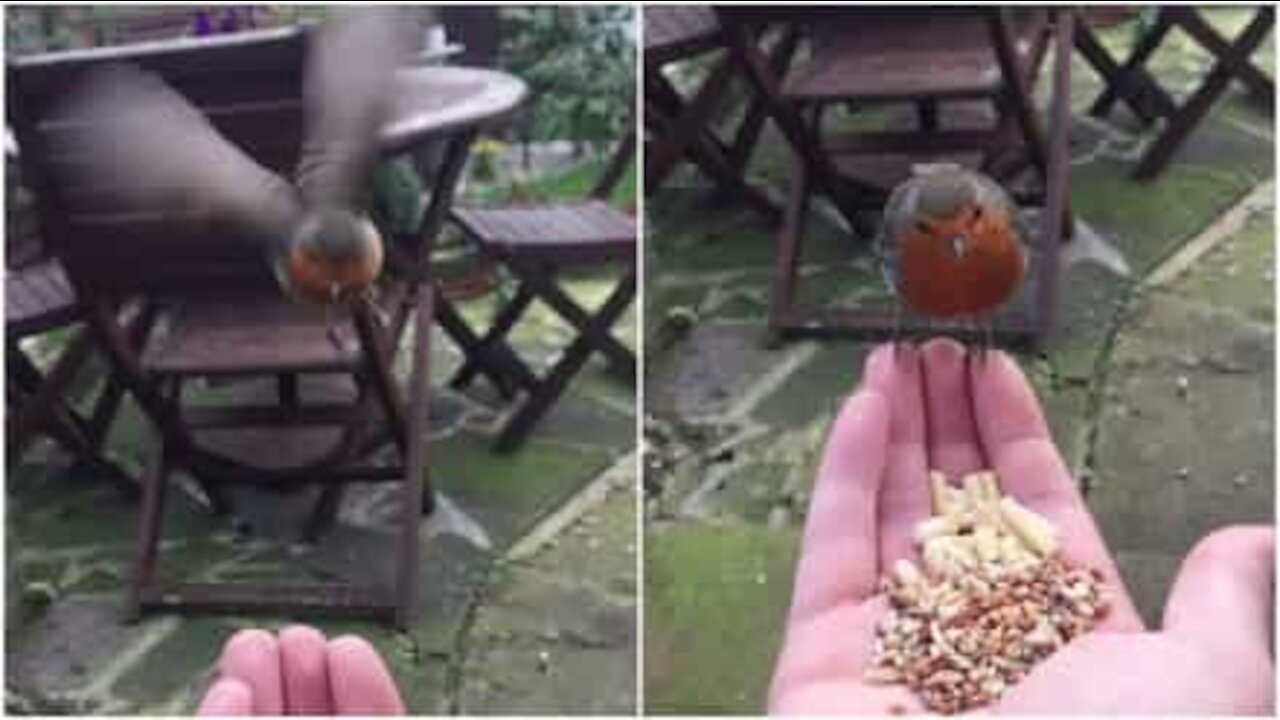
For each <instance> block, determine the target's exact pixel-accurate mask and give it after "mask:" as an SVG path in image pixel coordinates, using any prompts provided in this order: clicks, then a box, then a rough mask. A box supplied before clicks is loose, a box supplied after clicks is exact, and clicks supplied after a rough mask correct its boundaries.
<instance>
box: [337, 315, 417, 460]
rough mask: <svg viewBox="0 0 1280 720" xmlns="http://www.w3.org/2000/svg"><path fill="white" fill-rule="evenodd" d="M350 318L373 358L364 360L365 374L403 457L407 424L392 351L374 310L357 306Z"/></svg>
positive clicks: (363, 344)
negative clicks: (393, 372)
mask: <svg viewBox="0 0 1280 720" xmlns="http://www.w3.org/2000/svg"><path fill="white" fill-rule="evenodd" d="M351 314H352V318H353V320H354V321H355V326H356V332H357V333H358V334H359V335H360V343H361V345H362V346H363V347H364V348H365V349H366V352H367V353H368V354H371V355H372V357H369V358H367V359H366V362H365V369H364V372H365V373H366V374H367V378H368V382H369V384H370V385H371V387H372V388H373V391H374V393H375V395H376V397H377V398H378V401H379V402H380V404H381V405H382V408H383V411H384V412H385V414H386V419H387V424H388V425H389V426H390V428H391V432H392V435H393V437H394V439H395V443H396V446H397V447H398V448H399V449H400V452H401V453H406V452H407V451H408V423H407V422H406V420H405V407H404V399H403V398H402V397H401V395H400V388H399V387H397V386H396V381H395V378H394V377H393V376H392V371H391V363H392V358H391V349H390V348H389V347H388V346H387V344H388V343H387V338H386V337H385V334H384V333H383V329H382V328H381V326H380V325H379V323H378V320H377V318H376V317H375V316H374V311H373V308H372V307H370V306H369V305H368V304H367V303H365V302H358V303H356V305H355V306H354V307H353V308H352V313H351Z"/></svg>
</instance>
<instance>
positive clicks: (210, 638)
mask: <svg viewBox="0 0 1280 720" xmlns="http://www.w3.org/2000/svg"><path fill="white" fill-rule="evenodd" d="M234 631H235V628H234V627H233V626H232V625H230V624H229V623H227V622H226V621H225V620H220V619H216V618H192V619H189V620H187V621H185V622H183V623H182V624H181V625H180V626H178V628H177V629H176V630H175V631H174V632H173V633H172V634H171V635H169V636H168V637H166V638H165V639H164V640H162V641H160V644H158V645H157V646H156V647H154V648H152V649H151V651H150V652H148V653H147V655H146V657H144V658H143V659H142V660H141V661H140V662H139V663H138V664H137V665H135V666H133V668H132V669H130V670H129V672H127V673H125V675H124V676H123V677H121V678H120V680H119V681H117V682H116V684H115V685H114V686H113V687H112V691H113V693H114V694H115V695H117V696H118V697H119V698H121V699H123V700H126V701H128V702H130V703H133V704H134V705H136V706H147V705H156V704H159V703H161V702H164V701H165V700H167V699H169V698H171V697H173V696H174V695H176V694H177V693H179V692H181V691H183V690H184V689H186V688H190V687H191V686H193V685H202V684H203V683H205V682H207V680H208V678H209V677H211V674H212V668H213V665H214V663H215V662H216V661H217V659H218V655H219V653H220V652H221V651H222V645H223V643H225V642H226V641H227V639H228V638H229V637H230V636H231V634H232V633H233V632H234Z"/></svg>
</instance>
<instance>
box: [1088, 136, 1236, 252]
mask: <svg viewBox="0 0 1280 720" xmlns="http://www.w3.org/2000/svg"><path fill="white" fill-rule="evenodd" d="M1129 169H1130V168H1129V167H1128V166H1127V165H1123V164H1119V163H1116V162H1114V161H1110V160H1107V161H1101V162H1097V163H1093V164H1090V165H1086V166H1083V167H1079V168H1073V169H1072V175H1071V202H1072V209H1073V210H1075V212H1076V213H1078V214H1079V215H1080V216H1081V217H1082V218H1084V219H1085V220H1086V221H1087V222H1089V223H1090V224H1091V225H1093V226H1094V227H1096V228H1098V229H1099V231H1101V232H1102V233H1103V234H1104V235H1106V236H1107V237H1109V238H1111V239H1112V241H1113V242H1114V243H1115V244H1116V246H1117V247H1118V248H1119V249H1120V251H1121V252H1123V253H1124V255H1125V257H1126V258H1127V259H1128V261H1129V265H1130V267H1131V268H1132V269H1133V270H1134V272H1135V273H1138V274H1143V273H1146V272H1148V271H1150V269H1151V268H1152V267H1154V266H1155V265H1156V264H1158V263H1159V262H1160V261H1161V260H1163V259H1165V258H1166V257H1168V256H1169V255H1170V254H1171V253H1172V252H1174V251H1175V250H1176V249H1177V248H1178V247H1179V246H1180V245H1181V244H1182V243H1183V242H1184V241H1185V240H1186V239H1187V238H1189V237H1191V236H1192V235H1194V234H1195V233H1197V232H1199V231H1200V230H1202V229H1203V228H1204V227H1205V226H1206V225H1207V224H1208V223H1209V222H1210V219H1211V218H1213V217H1214V216H1215V215H1217V214H1218V213H1221V212H1222V211H1223V210H1225V209H1226V208H1227V207H1229V206H1230V205H1231V204H1232V203H1234V202H1235V201H1236V200H1237V199H1239V198H1240V196H1241V195H1243V194H1244V193H1245V192H1246V191H1247V190H1248V189H1249V188H1250V186H1251V184H1252V182H1251V179H1250V178H1248V177H1246V176H1245V175H1243V174H1240V173H1236V172H1232V171H1228V170H1217V169H1215V168H1207V167H1196V166H1188V165H1183V164H1178V163H1175V164H1173V165H1170V166H1169V168H1168V169H1167V170H1165V172H1164V174H1163V175H1161V176H1160V178H1159V179H1158V180H1156V181H1154V182H1151V183H1137V182H1134V181H1132V180H1130V179H1129V177H1128V172H1129Z"/></svg>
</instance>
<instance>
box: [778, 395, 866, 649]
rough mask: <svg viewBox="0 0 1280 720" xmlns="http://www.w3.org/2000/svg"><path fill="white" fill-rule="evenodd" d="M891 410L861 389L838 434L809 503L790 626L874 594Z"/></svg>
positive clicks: (830, 443) (836, 427)
mask: <svg viewBox="0 0 1280 720" xmlns="http://www.w3.org/2000/svg"><path fill="white" fill-rule="evenodd" d="M888 436H889V404H888V401H887V400H886V398H885V397H884V396H883V395H882V394H881V393H880V392H879V391H878V390H875V389H868V388H865V387H864V388H862V389H860V390H858V391H857V392H855V393H854V394H853V395H852V396H851V397H850V398H849V399H848V400H847V401H845V404H844V407H843V408H841V410H840V414H839V415H838V416H837V417H836V420H835V423H834V424H833V425H832V427H831V433H830V435H829V436H828V438H827V445H826V448H825V450H824V451H823V456H822V463H821V465H820V466H819V469H818V477H817V480H816V481H815V484H814V490H813V499H812V500H811V501H810V502H809V514H808V519H807V520H806V521H805V528H804V539H803V543H802V546H801V549H800V559H799V562H798V564H797V568H796V581H795V588H794V590H793V594H792V601H791V623H792V624H796V623H799V622H803V621H804V620H806V619H808V618H811V617H813V616H815V615H817V614H820V613H822V612H825V611H826V610H829V609H831V608H832V607H834V606H836V605H839V604H841V603H852V602H857V601H860V600H862V599H864V598H867V597H869V596H870V595H871V594H872V593H873V592H875V586H876V577H877V573H878V567H877V563H876V535H877V523H876V492H877V488H878V485H879V483H880V478H881V476H882V474H883V473H884V458H885V445H886V442H887V440H888Z"/></svg>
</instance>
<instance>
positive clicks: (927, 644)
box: [864, 470, 1109, 714]
mask: <svg viewBox="0 0 1280 720" xmlns="http://www.w3.org/2000/svg"><path fill="white" fill-rule="evenodd" d="M929 487H930V496H931V502H932V510H933V515H932V517H930V518H928V519H927V520H924V521H923V522H921V523H920V524H919V525H917V527H916V541H917V543H918V544H919V547H920V556H921V559H922V564H923V566H924V567H923V570H921V569H920V568H918V567H917V566H916V565H915V564H914V563H912V562H911V561H910V560H899V561H898V562H897V563H896V564H895V565H894V567H893V571H892V572H891V573H889V574H888V575H886V576H885V577H884V578H883V579H882V580H881V583H882V587H883V589H884V591H885V592H886V593H887V594H888V596H889V602H890V610H889V614H888V615H887V616H886V617H885V619H884V620H882V621H881V623H880V626H879V627H878V628H877V633H876V640H875V647H874V648H873V651H872V660H871V666H870V667H869V668H868V669H867V671H866V674H865V676H864V680H865V681H867V682H870V683H875V684H882V685H883V684H905V685H907V686H908V687H910V688H911V690H912V691H913V692H915V694H916V695H917V696H918V697H919V698H920V700H921V702H923V703H924V705H925V707H927V708H928V709H929V710H932V711H934V712H940V713H947V714H951V713H958V712H963V711H966V710H970V709H973V708H976V707H979V706H982V705H986V704H989V703H991V702H993V701H995V700H996V699H998V698H999V697H1000V696H1001V695H1002V694H1003V693H1004V692H1005V690H1007V689H1008V688H1009V687H1012V686H1013V685H1014V684H1015V683H1017V682H1018V681H1019V680H1021V679H1022V678H1023V677H1025V676H1026V674H1027V673H1028V672H1030V671H1031V669H1032V668H1033V667H1034V666H1035V665H1036V663H1038V662H1040V661H1041V660H1043V659H1044V658H1046V657H1048V656H1049V655H1050V654H1052V653H1053V652H1054V651H1055V650H1057V649H1058V648H1059V647H1061V646H1062V645H1064V644H1066V643H1067V642H1069V641H1070V640H1071V639H1072V638H1075V637H1077V636H1078V635H1081V634H1083V633H1086V632H1088V631H1089V630H1091V629H1092V628H1093V627H1094V625H1095V624H1097V622H1098V620H1100V619H1101V618H1102V617H1104V616H1105V615H1106V613H1107V611H1108V609H1109V601H1108V599H1107V595H1106V591H1105V589H1104V588H1103V584H1102V578H1101V575H1100V573H1098V571H1097V570H1094V569H1082V568H1073V567H1070V566H1068V565H1067V564H1066V563H1065V562H1064V561H1063V560H1062V558H1061V557H1059V554H1058V538H1057V532H1056V529H1055V528H1054V527H1053V525H1052V524H1050V523H1049V521H1048V520H1046V519H1045V518H1043V517H1041V516H1039V515H1037V514H1036V513H1034V512H1032V511H1031V510H1029V509H1028V508H1026V507H1025V506H1023V505H1022V504H1020V503H1019V502H1018V501H1017V500H1015V499H1014V498H1012V497H1008V496H1001V493H1000V489H999V485H998V484H997V481H996V476H995V474H994V473H991V472H985V471H984V472H978V473H973V474H971V475H968V476H966V477H965V478H964V479H963V481H962V483H961V485H960V487H952V486H950V485H949V484H948V482H947V478H946V476H945V475H943V474H942V473H941V472H938V471H936V470H935V471H931V472H930V473H929Z"/></svg>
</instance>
